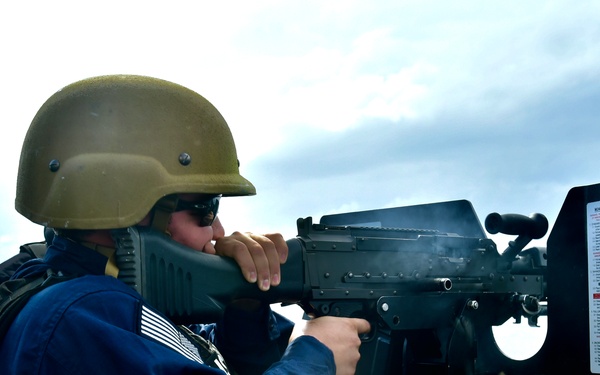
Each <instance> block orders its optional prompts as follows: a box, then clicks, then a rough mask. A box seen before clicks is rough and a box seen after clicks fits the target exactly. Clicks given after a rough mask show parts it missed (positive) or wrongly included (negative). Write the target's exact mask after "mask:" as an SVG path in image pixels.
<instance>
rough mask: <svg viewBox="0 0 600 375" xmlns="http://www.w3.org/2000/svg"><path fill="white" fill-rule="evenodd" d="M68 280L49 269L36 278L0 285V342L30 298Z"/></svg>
mask: <svg viewBox="0 0 600 375" xmlns="http://www.w3.org/2000/svg"><path fill="white" fill-rule="evenodd" d="M68 279H71V277H67V276H59V275H58V274H56V273H55V272H54V271H53V270H51V269H49V270H48V271H46V273H45V274H43V275H41V276H38V277H34V278H20V279H14V280H8V281H5V282H3V283H2V284H0V341H1V340H3V339H4V336H5V335H6V332H7V331H8V329H9V327H10V325H11V324H12V322H13V321H14V320H15V318H16V316H17V314H19V312H20V311H21V309H22V308H23V306H25V304H26V303H27V301H29V299H30V298H31V296H33V295H34V294H36V293H38V292H39V291H41V290H42V289H44V288H47V287H49V286H51V285H54V284H57V283H59V282H61V281H64V280H68Z"/></svg>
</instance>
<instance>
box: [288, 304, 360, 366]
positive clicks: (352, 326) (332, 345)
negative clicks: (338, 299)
mask: <svg viewBox="0 0 600 375" xmlns="http://www.w3.org/2000/svg"><path fill="white" fill-rule="evenodd" d="M370 330H371V325H370V324H369V322H368V321H366V320H364V319H357V318H338V317H333V316H323V317H320V318H315V319H312V320H308V321H306V322H305V324H303V325H302V324H297V326H296V327H295V329H294V332H293V333H292V337H291V338H290V340H294V339H295V338H297V337H298V336H299V335H309V336H313V337H314V338H316V339H317V340H319V341H320V342H322V343H323V344H324V345H325V346H327V347H328V348H329V349H330V350H331V351H332V352H333V358H334V360H335V366H336V370H337V371H336V374H337V375H346V374H354V373H355V372H356V364H357V363H358V360H359V359H360V353H359V351H358V349H359V347H360V338H359V336H358V335H359V334H362V333H367V332H369V331H370Z"/></svg>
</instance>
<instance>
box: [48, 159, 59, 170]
mask: <svg viewBox="0 0 600 375" xmlns="http://www.w3.org/2000/svg"><path fill="white" fill-rule="evenodd" d="M59 168H60V162H59V161H58V160H56V159H52V160H50V163H49V164H48V169H50V172H56V171H58V170H59Z"/></svg>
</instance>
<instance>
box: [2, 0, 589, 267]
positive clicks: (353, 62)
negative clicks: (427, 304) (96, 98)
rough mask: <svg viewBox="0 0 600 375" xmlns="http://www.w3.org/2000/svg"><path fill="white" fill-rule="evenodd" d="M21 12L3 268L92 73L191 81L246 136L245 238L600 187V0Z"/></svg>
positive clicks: (37, 235)
mask: <svg viewBox="0 0 600 375" xmlns="http://www.w3.org/2000/svg"><path fill="white" fill-rule="evenodd" d="M90 4H91V3H90V2H83V1H61V0H54V1H37V2H36V1H29V2H18V1H10V2H8V1H5V2H2V5H0V35H1V37H0V38H1V39H0V40H1V48H2V52H1V56H2V59H1V63H0V66H1V69H0V77H1V78H0V79H1V81H0V84H1V87H2V89H1V90H0V95H1V100H0V103H1V104H0V116H1V120H2V129H3V136H2V137H1V139H0V142H1V144H0V146H1V147H0V152H1V153H2V164H3V166H4V173H3V174H2V176H3V177H2V180H1V185H0V223H1V225H2V228H3V229H2V231H1V232H0V260H2V259H5V258H8V257H9V256H11V255H13V254H14V253H16V252H17V250H18V245H19V244H22V243H25V242H30V241H36V240H40V239H41V238H42V230H41V229H40V228H39V227H37V226H36V225H33V224H31V223H29V222H28V221H26V220H25V219H23V218H21V217H20V216H19V215H18V214H17V213H16V212H15V211H14V196H15V178H16V171H17V165H18V156H19V152H20V147H21V143H22V140H23V137H24V136H25V132H26V130H27V127H28V125H29V123H30V121H31V119H32V118H33V116H34V115H35V113H36V111H37V110H38V108H39V107H40V106H41V105H42V103H43V102H44V101H45V100H46V99H47V98H48V97H49V96H50V95H52V94H53V93H54V92H55V91H57V90H58V89H60V88H61V87H63V86H65V85H67V84H69V83H72V82H74V81H77V80H80V79H82V78H86V77H90V76H96V75H104V74H114V73H130V74H142V75H150V76H155V77H159V78H163V79H167V80H171V81H174V82H177V83H180V84H182V85H184V86H187V87H189V88H191V89H193V90H195V91H197V92H199V93H200V94H202V95H203V96H205V97H206V98H208V99H209V100H210V101H211V102H213V104H215V106H216V107H217V108H218V109H219V110H220V111H221V113H222V114H223V115H224V117H225V118H226V120H227V121H228V123H229V125H230V127H231V129H232V131H233V134H234V137H235V140H236V144H237V147H238V154H239V158H240V161H241V171H242V174H243V175H244V176H245V177H247V178H248V179H250V180H251V181H252V182H253V183H254V184H255V185H256V187H257V189H258V195H257V196H256V197H249V198H248V197H246V198H231V199H227V200H224V201H223V202H222V210H221V218H222V220H223V221H224V223H225V225H226V228H228V229H229V231H233V230H251V231H255V232H263V233H264V232H272V231H278V232H282V233H284V235H285V236H286V237H292V236H294V235H295V234H296V232H295V221H296V219H297V218H298V217H305V216H313V217H315V218H319V217H320V216H322V215H323V214H331V213H341V212H348V211H356V210H368V209H375V208H386V207H395V206H404V205H414V204H422V203H431V202H442V201H447V200H455V199H467V200H469V201H471V202H472V204H473V206H474V207H475V210H476V212H477V214H478V215H479V216H480V218H481V219H482V220H483V219H484V218H485V216H486V215H487V214H488V213H490V212H493V211H498V212H501V213H508V212H511V213H522V214H530V213H532V212H541V213H544V214H545V215H546V216H547V217H548V219H549V220H550V224H551V225H552V224H553V222H554V220H555V218H556V215H557V214H558V211H559V210H560V207H561V205H562V202H563V200H564V198H565V196H566V194H567V192H568V190H569V189H570V188H571V187H573V186H581V185H589V184H594V183H599V182H600V173H599V172H598V165H597V164H598V163H597V152H598V148H599V139H600V127H599V126H598V118H600V104H599V103H600V83H599V82H600V80H599V79H600V45H599V42H600V22H598V20H599V19H600V2H592V1H577V2H573V1H527V2H522V1H495V2H493V1H486V2H480V1H477V2H476V1H387V0H383V1H374V0H370V1H349V0H343V1H306V0H303V1H263V0H258V1H256V0H255V1H221V2H215V1H206V2H202V1H177V0H171V1H169V2H166V1H161V2H157V1H148V0H144V1H124V0H119V1H114V0H105V1H102V2H95V3H94V5H90Z"/></svg>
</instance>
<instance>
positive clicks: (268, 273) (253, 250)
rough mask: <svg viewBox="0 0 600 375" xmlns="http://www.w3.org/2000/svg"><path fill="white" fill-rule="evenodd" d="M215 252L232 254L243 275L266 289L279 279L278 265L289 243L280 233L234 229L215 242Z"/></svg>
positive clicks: (285, 256)
mask: <svg viewBox="0 0 600 375" xmlns="http://www.w3.org/2000/svg"><path fill="white" fill-rule="evenodd" d="M215 251H216V254H218V255H222V256H227V257H230V258H233V259H234V260H235V261H236V262H237V264H238V265H239V266H240V269H241V270H242V274H243V275H244V278H245V279H246V280H247V281H248V282H250V283H257V284H258V287H259V288H260V289H261V290H268V289H269V288H270V287H271V286H277V285H279V283H280V282H281V267H280V265H281V264H283V263H285V261H286V260H287V256H288V247H287V244H286V242H285V240H284V238H283V236H282V235H281V234H279V233H274V234H265V235H258V234H253V233H240V232H234V233H233V234H232V235H231V236H225V237H223V238H219V239H218V240H217V241H216V242H215Z"/></svg>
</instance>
